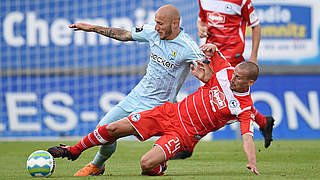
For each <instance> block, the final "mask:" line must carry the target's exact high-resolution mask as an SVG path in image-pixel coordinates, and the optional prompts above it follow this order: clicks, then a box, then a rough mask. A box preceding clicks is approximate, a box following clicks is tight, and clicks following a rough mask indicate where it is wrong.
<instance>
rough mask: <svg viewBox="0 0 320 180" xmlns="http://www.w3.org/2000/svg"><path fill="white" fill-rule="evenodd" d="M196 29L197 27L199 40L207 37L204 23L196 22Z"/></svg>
mask: <svg viewBox="0 0 320 180" xmlns="http://www.w3.org/2000/svg"><path fill="white" fill-rule="evenodd" d="M197 27H198V36H199V37H200V38H206V37H208V27H207V24H206V23H204V22H202V21H197Z"/></svg>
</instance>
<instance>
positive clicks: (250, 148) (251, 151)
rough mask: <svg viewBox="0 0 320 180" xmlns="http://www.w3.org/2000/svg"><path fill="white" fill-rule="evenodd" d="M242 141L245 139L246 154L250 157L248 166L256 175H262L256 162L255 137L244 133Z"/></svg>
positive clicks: (244, 148)
mask: <svg viewBox="0 0 320 180" xmlns="http://www.w3.org/2000/svg"><path fill="white" fill-rule="evenodd" d="M242 141H243V150H244V152H245V153H246V156H247V158H248V164H247V166H246V167H247V168H248V169H249V170H251V172H253V173H255V174H256V175H260V173H259V171H258V169H257V164H256V152H255V147H254V142H253V138H252V136H251V135H249V134H243V135H242Z"/></svg>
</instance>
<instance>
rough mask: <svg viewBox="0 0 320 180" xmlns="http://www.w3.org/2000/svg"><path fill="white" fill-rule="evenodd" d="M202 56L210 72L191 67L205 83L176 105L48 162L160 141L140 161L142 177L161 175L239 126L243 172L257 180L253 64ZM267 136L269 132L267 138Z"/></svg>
mask: <svg viewBox="0 0 320 180" xmlns="http://www.w3.org/2000/svg"><path fill="white" fill-rule="evenodd" d="M201 48H202V50H203V51H204V53H205V54H206V55H207V56H210V60H211V63H213V64H214V65H213V66H212V67H213V69H211V68H210V66H209V65H208V64H206V63H203V62H202V61H197V65H196V66H193V65H191V71H192V74H193V75H194V76H195V77H197V78H198V79H199V80H201V81H202V82H204V83H205V85H204V86H201V87H200V88H199V89H198V90H197V91H196V92H194V93H193V94H191V95H189V96H187V97H186V98H185V99H184V100H182V101H181V102H179V103H170V102H167V103H165V104H163V105H160V106H157V107H155V108H154V109H152V110H147V111H143V112H140V113H136V114H132V115H130V116H128V117H126V118H123V119H121V120H119V121H116V122H113V123H111V124H107V125H104V126H101V127H99V128H97V129H95V130H94V131H93V132H92V133H90V134H88V135H87V136H86V137H84V138H83V139H82V140H81V141H80V142H78V143H77V144H76V145H74V146H72V147H71V146H65V145H60V146H54V147H51V148H49V149H48V152H50V153H51V154H52V156H53V157H55V158H57V157H62V158H64V157H67V158H68V159H69V160H75V159H77V158H78V157H79V155H80V154H81V153H82V152H83V151H84V150H86V149H88V148H90V147H92V146H97V145H102V144H108V143H112V142H114V141H115V140H117V139H118V138H121V137H124V136H128V135H134V136H136V137H137V138H138V139H139V140H141V141H144V140H147V139H149V138H150V137H152V136H161V137H160V138H159V139H158V140H157V141H156V143H155V144H154V146H153V147H152V149H151V150H149V151H148V152H147V153H146V154H144V155H143V157H142V158H141V161H140V165H141V169H142V174H143V175H151V176H155V175H163V174H164V171H165V170H166V168H167V166H166V162H167V161H168V160H170V159H172V158H173V157H174V156H175V154H176V153H177V152H179V151H193V149H194V147H195V145H196V144H197V143H198V141H199V140H200V139H201V138H202V137H203V136H205V135H206V134H208V133H209V132H212V131H216V130H218V129H220V128H222V127H224V126H225V125H226V124H228V123H232V122H234V121H239V122H240V128H241V135H242V140H243V149H244V152H245V154H246V156H247V159H248V164H247V165H246V167H247V168H248V169H250V170H251V171H252V172H253V173H255V174H257V175H259V174H260V173H259V171H258V169H257V167H256V153H255V146H254V142H253V133H254V127H253V122H254V118H255V116H254V111H253V102H252V99H251V95H250V86H252V85H253V84H254V82H255V80H256V79H257V78H258V74H259V68H258V66H257V65H256V64H255V63H252V62H243V63H240V64H239V65H237V66H236V67H235V68H234V67H232V66H231V65H230V63H228V62H227V60H226V59H225V57H224V56H223V55H222V54H221V53H220V52H219V51H217V49H216V46H215V45H213V44H205V45H203V46H202V47H201ZM269 133H271V134H272V127H271V128H270V132H269Z"/></svg>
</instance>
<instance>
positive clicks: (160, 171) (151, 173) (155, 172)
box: [141, 162, 167, 176]
mask: <svg viewBox="0 0 320 180" xmlns="http://www.w3.org/2000/svg"><path fill="white" fill-rule="evenodd" d="M166 169H167V162H163V163H161V164H159V166H157V167H156V168H154V169H153V170H152V171H144V172H142V173H141V174H142V175H148V176H162V175H164V171H165V170H166Z"/></svg>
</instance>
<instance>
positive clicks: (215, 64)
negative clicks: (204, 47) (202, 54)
mask: <svg viewBox="0 0 320 180" xmlns="http://www.w3.org/2000/svg"><path fill="white" fill-rule="evenodd" d="M210 60H211V62H210V67H211V69H212V70H213V71H214V72H215V73H217V72H219V71H220V70H222V69H225V68H229V67H231V65H230V63H229V62H228V61H227V59H226V58H225V57H224V56H223V54H222V53H221V52H220V51H216V52H215V53H214V55H213V56H212V57H211V58H210Z"/></svg>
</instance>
